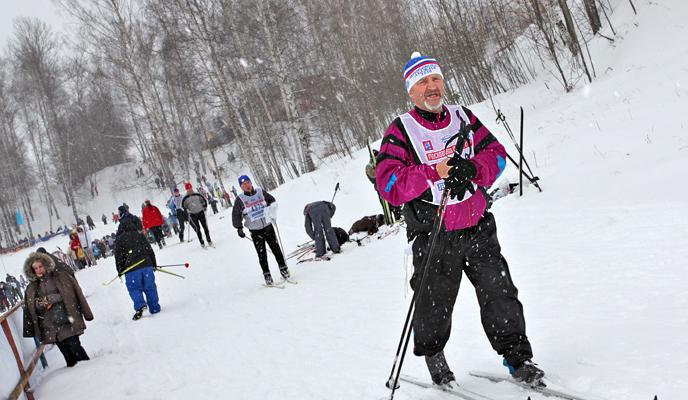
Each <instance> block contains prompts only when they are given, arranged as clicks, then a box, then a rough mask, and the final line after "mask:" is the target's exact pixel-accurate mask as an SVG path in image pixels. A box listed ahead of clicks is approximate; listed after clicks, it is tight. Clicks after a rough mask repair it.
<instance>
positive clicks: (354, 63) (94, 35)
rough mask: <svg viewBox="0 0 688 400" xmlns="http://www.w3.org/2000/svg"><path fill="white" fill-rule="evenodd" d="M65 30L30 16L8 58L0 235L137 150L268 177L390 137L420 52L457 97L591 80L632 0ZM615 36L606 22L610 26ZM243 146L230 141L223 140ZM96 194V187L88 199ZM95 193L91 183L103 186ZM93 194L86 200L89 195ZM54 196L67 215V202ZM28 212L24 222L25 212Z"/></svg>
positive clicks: (236, 2)
mask: <svg viewBox="0 0 688 400" xmlns="http://www.w3.org/2000/svg"><path fill="white" fill-rule="evenodd" d="M54 1H55V2H56V3H57V4H59V6H60V9H61V11H62V12H63V13H64V15H65V16H66V18H67V19H68V21H69V23H68V31H69V34H68V35H66V36H65V35H60V34H58V33H56V31H55V30H53V29H52V28H51V27H50V26H48V25H47V24H46V23H44V22H43V21H40V20H37V19H31V18H19V19H17V20H16V21H15V26H14V35H13V37H12V38H11V39H10V41H9V42H8V43H6V44H5V49H4V52H3V53H2V56H1V57H0V168H1V169H2V171H3V173H2V175H0V184H1V185H2V186H3V188H4V190H3V191H1V192H0V243H2V244H3V245H4V246H7V245H10V244H16V243H18V242H21V241H22V240H25V239H26V233H27V232H28V235H29V237H32V236H33V232H32V229H31V221H32V220H34V209H36V208H38V207H42V208H45V209H47V210H48V215H49V218H50V227H51V230H52V228H53V221H54V222H55V224H58V223H60V224H64V223H73V222H74V221H75V220H76V219H77V217H78V212H79V211H80V210H79V209H78V207H79V202H80V201H81V200H82V199H81V198H80V197H79V196H80V195H79V194H78V193H77V189H78V188H81V187H90V188H91V191H93V188H94V187H95V185H96V182H94V179H95V178H94V176H95V173H96V172H98V171H100V170H102V169H103V168H105V167H108V166H112V165H117V164H120V163H123V162H127V161H138V162H143V163H145V164H146V165H147V168H148V170H149V171H150V172H151V173H154V174H155V175H157V176H160V177H161V178H162V180H163V181H164V182H165V186H167V187H173V186H174V185H176V184H179V183H180V182H181V181H183V180H186V179H191V178H192V176H198V175H201V174H207V175H209V176H215V178H216V179H218V180H219V183H220V185H221V186H222V188H223V189H224V188H225V184H224V182H223V179H222V172H223V168H224V166H225V165H227V164H228V163H230V162H238V163H240V164H242V165H244V166H245V167H246V169H247V170H248V171H250V172H251V173H252V175H253V176H254V178H255V180H256V181H257V182H259V183H260V184H261V185H262V186H264V187H266V188H268V189H272V188H274V187H276V186H278V185H280V184H282V183H284V182H285V181H287V180H289V179H293V178H295V177H298V176H300V175H301V174H303V173H307V172H311V171H313V170H315V169H316V168H317V167H318V165H319V164H321V163H322V160H323V159H325V158H326V157H331V156H342V157H343V156H349V155H350V154H351V153H352V152H354V151H356V150H358V149H360V148H362V147H363V146H365V145H366V143H367V141H368V138H370V139H372V140H376V139H378V138H379V137H381V135H382V133H383V132H384V130H385V128H386V127H387V125H388V124H389V122H390V121H391V118H392V117H393V116H394V115H396V114H398V113H401V112H404V111H406V109H407V108H408V106H409V103H408V97H407V95H406V93H405V91H404V84H403V78H402V70H403V66H404V64H405V63H406V62H407V61H408V58H409V56H410V54H411V53H412V52H413V51H420V52H421V53H422V54H425V55H430V56H432V57H435V58H437V59H438V60H439V62H440V65H441V67H442V71H443V74H444V76H445V80H446V84H447V97H448V99H447V101H448V102H452V103H453V102H458V103H462V104H472V103H475V102H479V101H482V100H485V99H487V98H489V97H490V96H492V95H495V94H498V93H501V92H504V91H508V90H511V89H515V88H517V87H519V86H521V85H524V84H526V83H528V82H530V81H532V80H533V79H534V78H535V76H536V75H537V74H538V73H546V74H548V75H550V76H551V78H553V80H555V81H556V82H558V83H559V89H560V90H562V91H569V90H571V89H572V88H573V87H575V85H576V84H578V83H579V82H590V81H592V79H594V76H595V70H594V64H593V60H591V59H590V57H589V54H588V52H587V42H588V41H589V40H590V39H591V38H592V37H594V36H595V35H602V34H601V33H600V30H601V29H602V24H603V22H602V21H606V25H607V26H608V27H609V28H610V29H609V30H610V31H611V32H612V33H613V34H612V35H611V36H609V35H607V36H604V35H603V37H605V38H606V39H608V40H610V41H613V40H614V35H615V33H614V27H613V26H610V25H609V22H608V21H609V19H608V14H609V13H611V11H612V6H615V7H616V6H621V5H622V4H625V5H624V6H630V7H634V4H633V2H632V0H628V2H626V1H622V0H618V1H617V2H616V3H614V4H612V3H611V2H610V1H609V0H575V1H574V0H428V1H422V2H411V1H395V0H366V1H362V0H351V1H346V2H344V1H339V0H251V1H248V0H142V1H133V0H54ZM605 32H607V30H605ZM227 149H231V150H229V151H228V150H227ZM86 195H87V194H86ZM91 195H92V193H91ZM81 196H84V194H82V195H81ZM58 204H64V205H66V206H68V207H69V208H70V209H71V211H72V213H71V215H60V213H59V211H58ZM18 212H21V213H22V214H23V216H24V223H25V224H26V228H24V232H23V233H22V230H21V228H20V225H19V224H18V221H17V218H16V216H17V213H18Z"/></svg>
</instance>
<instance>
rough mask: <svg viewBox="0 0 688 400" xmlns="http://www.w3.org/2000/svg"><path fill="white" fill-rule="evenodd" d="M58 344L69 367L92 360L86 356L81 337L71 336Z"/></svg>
mask: <svg viewBox="0 0 688 400" xmlns="http://www.w3.org/2000/svg"><path fill="white" fill-rule="evenodd" d="M56 344H57V348H58V349H60V352H61V353H62V356H63V357H64V359H65V362H66V363H67V366H68V367H73V366H74V365H75V364H76V363H77V361H86V360H90V358H89V357H88V354H86V350H84V348H83V347H81V341H80V340H79V336H70V337H68V338H66V339H65V340H62V341H60V342H57V343H56Z"/></svg>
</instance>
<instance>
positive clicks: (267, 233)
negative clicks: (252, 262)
mask: <svg viewBox="0 0 688 400" xmlns="http://www.w3.org/2000/svg"><path fill="white" fill-rule="evenodd" d="M250 232H251V240H253V246H255V248H256V252H257V253H258V262H259V263H260V269H262V270H263V274H269V273H270V268H269V267H268V253H267V249H266V248H265V243H266V242H267V244H268V246H270V250H271V251H272V254H273V255H274V256H275V260H276V261H277V265H279V269H280V271H281V270H284V269H286V268H287V263H286V261H284V255H283V254H282V249H281V248H280V245H279V243H278V241H277V235H276V234H275V228H274V227H273V226H272V224H270V225H268V226H266V227H265V228H263V229H258V230H255V231H253V230H251V231H250Z"/></svg>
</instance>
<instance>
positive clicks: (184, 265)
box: [157, 262, 189, 268]
mask: <svg viewBox="0 0 688 400" xmlns="http://www.w3.org/2000/svg"><path fill="white" fill-rule="evenodd" d="M167 267H185V268H189V263H188V262H186V263H184V264H163V265H158V267H157V268H167Z"/></svg>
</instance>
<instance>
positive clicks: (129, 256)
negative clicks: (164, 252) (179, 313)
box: [115, 218, 160, 320]
mask: <svg viewBox="0 0 688 400" xmlns="http://www.w3.org/2000/svg"><path fill="white" fill-rule="evenodd" d="M139 223H140V222H139ZM115 265H116V266H117V274H118V275H119V276H122V275H124V276H125V279H126V283H127V290H128V291H129V297H131V300H132V301H133V302H134V310H136V313H135V314H134V318H133V319H134V320H137V319H139V318H141V316H142V315H143V310H145V309H146V307H148V311H150V313H151V314H156V313H159V312H160V303H159V302H158V300H159V299H158V288H157V286H156V285H155V274H154V268H155V267H157V263H156V261H155V253H154V252H153V248H152V247H151V245H150V243H148V240H147V239H146V237H145V236H143V233H141V231H140V230H139V225H138V224H137V223H136V219H134V218H124V219H122V220H120V224H119V229H118V232H117V239H115ZM132 266H134V267H133V268H131V269H129V268H130V267H132ZM144 295H145V299H144Z"/></svg>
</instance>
